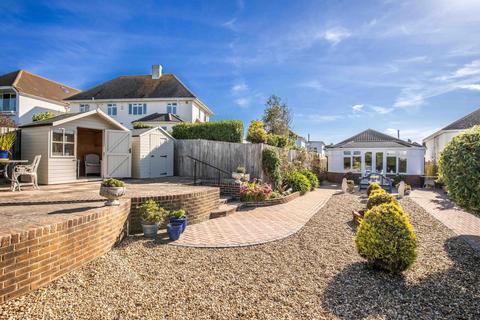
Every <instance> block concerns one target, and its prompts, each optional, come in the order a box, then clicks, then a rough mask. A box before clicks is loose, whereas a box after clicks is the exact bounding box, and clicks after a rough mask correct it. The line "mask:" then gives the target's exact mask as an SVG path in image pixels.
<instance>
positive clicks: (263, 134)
mask: <svg viewBox="0 0 480 320" xmlns="http://www.w3.org/2000/svg"><path fill="white" fill-rule="evenodd" d="M247 141H250V142H251V143H266V142H267V131H265V128H264V127H263V122H262V121H259V120H253V121H252V122H250V126H249V127H248V133H247Z"/></svg>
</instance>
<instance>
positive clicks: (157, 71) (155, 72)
mask: <svg viewBox="0 0 480 320" xmlns="http://www.w3.org/2000/svg"><path fill="white" fill-rule="evenodd" d="M161 76H162V66H161V65H160V64H154V65H153V66H152V79H160V77H161Z"/></svg>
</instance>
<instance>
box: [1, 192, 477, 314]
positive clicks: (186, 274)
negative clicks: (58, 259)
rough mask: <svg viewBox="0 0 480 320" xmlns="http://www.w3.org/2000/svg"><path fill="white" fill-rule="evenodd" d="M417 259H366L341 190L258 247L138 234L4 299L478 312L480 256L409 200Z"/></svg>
mask: <svg viewBox="0 0 480 320" xmlns="http://www.w3.org/2000/svg"><path fill="white" fill-rule="evenodd" d="M401 204H402V206H403V207H404V208H405V209H406V211H407V212H408V213H409V214H410V216H411V221H412V223H413V224H414V227H415V230H416V232H417V236H418V243H419V248H418V259H417V262H416V263H415V264H414V265H413V267H412V268H411V269H410V270H409V271H407V272H406V273H405V275H404V276H403V277H402V276H392V275H390V274H387V273H384V272H379V271H374V270H369V269H368V268H366V265H365V263H364V261H363V260H362V259H361V258H360V257H359V256H358V254H357V252H356V249H355V245H354V241H353V236H354V230H353V224H352V222H351V210H352V209H354V208H356V209H358V208H363V207H364V204H361V202H360V198H359V197H358V195H350V194H344V195H335V196H333V197H332V198H331V200H330V201H329V202H328V203H327V204H326V205H325V206H324V207H323V208H322V209H321V210H320V212H319V213H317V214H316V215H315V216H314V217H313V218H312V220H311V221H310V222H309V223H308V224H307V225H306V226H305V228H304V229H302V231H301V232H299V233H298V234H296V235H294V236H291V237H289V238H287V239H284V240H281V241H277V242H273V243H269V244H265V245H259V246H254V247H246V248H233V249H193V248H182V247H174V246H167V245H162V244H155V243H153V242H151V241H148V240H143V239H138V238H131V239H128V240H126V241H124V242H123V243H122V244H121V245H120V246H119V247H117V248H115V249H114V250H112V251H111V252H110V253H108V254H107V255H105V256H104V257H102V258H99V259H97V260H95V261H93V262H92V263H90V264H88V265H86V266H84V267H82V268H81V269H79V270H77V271H75V272H72V273H70V274H69V275H67V276H64V277H62V278H60V279H58V280H56V281H54V282H53V283H51V284H50V285H48V286H47V287H45V288H43V289H39V290H37V291H35V292H32V293H30V294H28V295H26V296H23V297H20V298H17V299H15V300H12V301H9V302H7V303H5V304H3V305H0V318H1V319H331V318H341V319H363V318H370V319H374V318H379V319H434V318H437V319H448V318H451V319H458V318H462V319H479V318H480V285H479V283H480V271H478V266H479V265H480V256H479V255H478V254H476V253H475V252H474V251H473V250H472V249H471V248H470V247H469V246H468V245H467V244H465V243H464V242H463V241H461V240H460V239H458V238H456V237H455V235H454V234H453V233H451V232H450V231H449V230H448V229H446V228H445V227H444V226H443V225H441V224H440V223H439V222H438V221H437V220H435V219H433V218H432V217H430V216H429V215H428V214H427V213H426V212H425V211H423V209H421V208H420V207H418V206H417V205H415V204H414V203H413V202H412V201H410V200H409V199H408V198H407V199H404V200H402V201H401Z"/></svg>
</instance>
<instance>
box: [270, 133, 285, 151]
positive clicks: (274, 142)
mask: <svg viewBox="0 0 480 320" xmlns="http://www.w3.org/2000/svg"><path fill="white" fill-rule="evenodd" d="M288 143H289V140H288V137H287V136H283V135H278V134H273V133H269V134H268V135H267V144H268V145H270V146H274V147H278V148H285V147H286V146H288Z"/></svg>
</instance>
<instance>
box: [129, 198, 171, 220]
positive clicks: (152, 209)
mask: <svg viewBox="0 0 480 320" xmlns="http://www.w3.org/2000/svg"><path fill="white" fill-rule="evenodd" d="M137 208H138V210H139V211H140V217H141V218H142V220H143V221H144V222H146V223H162V222H163V220H164V219H165V217H166V216H167V215H168V211H167V210H165V209H163V208H160V207H159V206H158V204H157V203H156V202H155V201H154V200H152V199H149V200H147V201H145V202H143V203H142V204H140V205H139V206H138V207H137Z"/></svg>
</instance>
